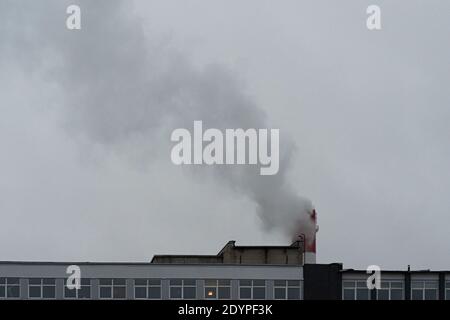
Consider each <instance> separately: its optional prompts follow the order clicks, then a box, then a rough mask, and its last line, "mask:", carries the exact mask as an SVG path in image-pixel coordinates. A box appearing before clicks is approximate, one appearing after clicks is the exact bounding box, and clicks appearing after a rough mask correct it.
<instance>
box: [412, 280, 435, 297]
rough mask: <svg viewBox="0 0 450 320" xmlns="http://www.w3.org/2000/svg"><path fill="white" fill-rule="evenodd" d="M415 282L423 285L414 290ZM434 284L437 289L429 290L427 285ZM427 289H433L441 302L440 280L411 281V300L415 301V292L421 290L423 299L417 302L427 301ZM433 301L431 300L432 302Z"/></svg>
mask: <svg viewBox="0 0 450 320" xmlns="http://www.w3.org/2000/svg"><path fill="white" fill-rule="evenodd" d="M414 282H416V283H422V286H421V288H414ZM427 282H428V283H433V284H434V285H435V288H427V287H426V283H427ZM426 289H433V290H435V291H436V299H435V300H439V281H438V280H427V279H426V280H423V279H412V280H411V300H413V290H421V291H422V299H420V300H417V301H421V300H422V301H424V300H425V290H426ZM430 301H431V300H430Z"/></svg>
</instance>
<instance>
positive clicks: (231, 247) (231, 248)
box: [151, 241, 304, 265]
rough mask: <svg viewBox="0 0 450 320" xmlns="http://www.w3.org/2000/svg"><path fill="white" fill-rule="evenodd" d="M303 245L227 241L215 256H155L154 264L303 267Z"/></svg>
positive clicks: (297, 243) (298, 242)
mask: <svg viewBox="0 0 450 320" xmlns="http://www.w3.org/2000/svg"><path fill="white" fill-rule="evenodd" d="M303 251H304V250H303V243H302V242H301V241H295V242H293V243H292V244H291V245H288V246H237V245H236V241H229V242H228V243H227V244H226V245H225V246H224V247H223V248H222V249H221V250H220V251H219V253H217V254H216V255H155V256H153V259H152V260H151V263H155V264H205V263H206V264H215V263H218V264H253V265H254V264H258V265H261V264H263V265H264V264H274V265H283V264H286V265H303V264H304V255H303Z"/></svg>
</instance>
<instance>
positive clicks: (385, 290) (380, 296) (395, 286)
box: [377, 281, 403, 300]
mask: <svg viewBox="0 0 450 320" xmlns="http://www.w3.org/2000/svg"><path fill="white" fill-rule="evenodd" d="M377 300H403V282H402V281H381V288H380V289H377Z"/></svg>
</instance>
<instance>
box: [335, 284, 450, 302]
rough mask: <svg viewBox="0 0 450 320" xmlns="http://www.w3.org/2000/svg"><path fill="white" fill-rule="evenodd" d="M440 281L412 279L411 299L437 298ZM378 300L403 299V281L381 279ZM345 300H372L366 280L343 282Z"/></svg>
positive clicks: (448, 292)
mask: <svg viewBox="0 0 450 320" xmlns="http://www.w3.org/2000/svg"><path fill="white" fill-rule="evenodd" d="M438 288H439V283H438V281H435V280H424V281H416V280H414V281H411V300H437V299H438V293H439V289H438ZM375 294H376V299H377V300H403V299H404V298H405V294H404V284H403V281H398V280H397V281H395V280H392V281H381V287H380V289H377V290H376V291H375ZM342 298H343V299H344V300H370V299H371V293H370V290H369V289H368V288H367V284H366V281H360V280H350V281H343V283H342ZM445 298H446V299H447V300H450V281H447V282H446V284H445Z"/></svg>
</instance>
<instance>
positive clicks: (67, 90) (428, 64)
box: [0, 0, 450, 269]
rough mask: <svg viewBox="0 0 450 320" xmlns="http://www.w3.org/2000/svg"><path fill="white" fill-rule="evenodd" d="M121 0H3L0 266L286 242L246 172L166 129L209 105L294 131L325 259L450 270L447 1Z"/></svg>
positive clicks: (294, 166) (297, 186)
mask: <svg viewBox="0 0 450 320" xmlns="http://www.w3.org/2000/svg"><path fill="white" fill-rule="evenodd" d="M124 3H125V1H76V0H73V1H56V0H55V1H48V0H43V1H33V2H31V1H8V0H0V147H1V149H0V150H1V151H0V218H1V226H2V228H1V229H2V232H0V242H1V243H2V245H1V246H0V260H91V261H101V260H112V261H126V260H131V261H146V260H149V259H150V258H151V256H152V255H153V254H156V253H180V254H183V253H186V254H191V253H192V254H202V253H208V254H209V253H215V252H217V251H218V250H219V249H220V248H221V247H222V245H223V244H224V243H225V242H226V241H228V240H230V239H234V240H237V242H238V244H255V245H256V244H283V243H287V242H289V239H287V238H286V236H285V235H284V234H283V233H281V232H277V230H275V231H272V232H269V231H267V230H266V229H265V228H264V227H263V225H262V222H261V220H260V219H259V217H258V215H257V214H256V207H255V203H254V201H252V200H251V199H249V197H246V196H242V195H241V194H240V193H239V192H235V190H233V186H232V188H229V185H224V184H223V183H221V179H217V178H216V179H209V178H208V177H206V176H203V175H201V174H199V172H198V170H194V171H192V170H190V169H188V168H186V167H177V166H174V165H173V164H172V163H171V162H170V158H169V156H170V149H168V143H167V142H168V141H169V137H170V135H168V132H169V131H168V130H167V128H168V127H170V124H172V121H173V122H174V124H179V123H177V121H178V120H177V119H178V118H177V117H175V116H174V114H178V113H180V112H181V113H183V112H184V110H185V109H183V108H182V107H183V106H184V105H185V104H186V105H188V104H189V103H194V104H195V103H196V102H198V101H200V102H201V103H202V105H201V106H199V107H196V106H194V107H192V110H189V115H192V117H199V118H201V119H203V118H204V119H207V120H210V122H211V123H214V121H217V119H220V120H223V121H225V123H226V125H233V124H234V123H236V126H238V125H241V124H253V123H255V122H257V123H261V122H259V121H262V120H260V119H262V118H264V121H263V122H264V123H268V124H269V125H270V126H271V127H275V128H280V129H281V135H285V136H289V137H290V139H291V140H293V142H294V143H295V146H296V151H295V154H294V156H293V159H292V160H291V166H290V167H289V169H285V170H286V177H287V179H288V180H289V182H290V183H291V184H292V185H293V186H294V189H293V190H294V191H295V192H296V193H298V194H299V195H302V196H306V197H308V198H310V199H311V200H312V201H313V203H314V205H315V207H316V209H317V212H318V219H319V225H320V231H319V233H318V262H322V263H327V262H343V263H344V266H346V267H354V268H357V267H366V266H367V265H370V264H377V265H380V266H381V267H383V268H406V266H407V265H408V264H411V266H412V267H413V268H435V269H439V268H442V269H443V268H446V269H448V268H449V266H450V232H449V229H450V199H449V198H450V197H449V196H448V190H450V170H449V163H450V143H449V141H448V140H449V136H450V127H449V125H448V123H449V120H450V91H449V90H448V89H449V83H450V60H449V57H450V43H449V34H450V2H448V1H445V0H442V1H437V0H433V1H426V2H425V1H419V0H417V1H415V0H408V1H406V0H403V1H400V0H399V1H382V0H375V1H370V2H369V1H361V0H353V1H350V0H346V1H339V2H338V1H334V0H328V1H317V0H315V1H297V0H296V1H290V0H289V1H287V0H283V1H277V2H274V1H261V0H250V1H245V2H242V1H221V0H219V1H207V0H192V1H175V0H164V1H162V0H158V1H153V0H152V1H127V2H126V4H124ZM69 4H80V6H81V9H82V30H81V31H72V32H71V31H68V30H66V28H65V19H66V14H65V9H66V7H67V5H69ZM369 4H378V5H379V6H380V7H381V10H382V30H381V31H375V32H373V31H372V32H370V31H368V30H367V28H366V22H365V21H366V8H367V6H368V5H369ZM143 64H145V65H143ZM211 65H212V66H213V67H211ZM192 79H194V80H192ZM180 91H182V93H183V94H185V91H186V92H187V93H186V95H187V96H188V97H190V98H192V96H194V98H192V101H193V102H192V101H191V100H189V99H188V100H183V99H180V97H181V98H182V97H184V95H183V94H181V93H180ZM210 91H212V92H218V91H220V94H219V93H216V94H214V95H211V96H209V95H208V93H209V92H210ZM174 92H176V94H174ZM198 96H200V98H199V97H198ZM217 96H219V97H220V98H223V100H222V99H220V101H225V102H223V105H222V106H221V107H214V108H213V107H211V109H208V108H209V104H208V102H211V101H215V100H214V98H216V97H217ZM173 100H176V102H173ZM214 103H216V104H220V103H218V102H214ZM149 106H150V107H149ZM241 107H242V110H245V112H244V111H243V112H242V113H240V112H241ZM220 108H224V109H220ZM227 108H228V109H227ZM260 109H261V110H262V111H261V110H260ZM167 110H170V111H167ZM217 112H219V113H217ZM216 115H218V116H217V119H216V118H215V116H216ZM174 119H175V120H174ZM184 119H190V118H189V117H186V118H184ZM234 119H236V120H234ZM186 121H187V122H186V123H187V124H186V125H189V121H188V120H186ZM190 123H191V124H192V122H190ZM282 146H285V147H286V146H288V145H282ZM285 152H287V151H285ZM199 170H202V169H201V168H199ZM282 170H284V169H282ZM228 184H229V183H228ZM273 214H274V215H277V214H278V213H277V212H274V213H273Z"/></svg>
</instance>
